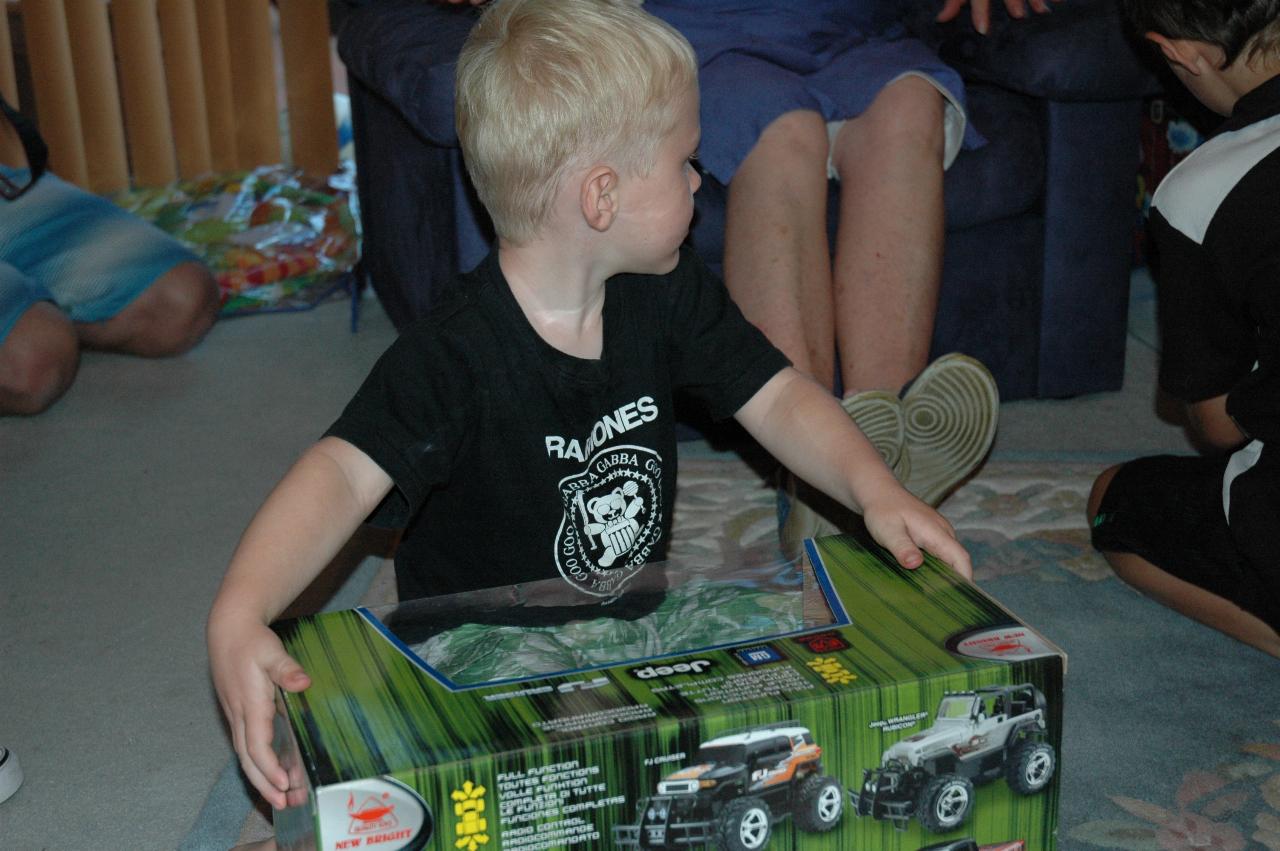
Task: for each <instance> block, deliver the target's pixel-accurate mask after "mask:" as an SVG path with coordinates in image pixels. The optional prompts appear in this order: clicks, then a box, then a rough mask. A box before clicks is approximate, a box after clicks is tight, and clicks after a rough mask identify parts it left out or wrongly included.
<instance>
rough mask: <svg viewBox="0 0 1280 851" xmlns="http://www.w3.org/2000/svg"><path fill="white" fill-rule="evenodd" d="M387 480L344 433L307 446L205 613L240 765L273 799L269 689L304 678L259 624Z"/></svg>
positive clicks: (282, 777)
mask: <svg viewBox="0 0 1280 851" xmlns="http://www.w3.org/2000/svg"><path fill="white" fill-rule="evenodd" d="M391 485H392V482H391V479H390V477H389V476H387V474H386V473H385V472H384V471H383V470H382V468H381V467H379V466H378V465H377V464H375V463H374V462H373V461H372V460H371V459H370V458H369V457H368V456H367V455H365V454H364V453H363V452H361V451H360V450H359V449H357V448H356V447H354V446H352V445H351V444H350V443H347V442H346V441H343V440H339V439H338V438H334V437H326V438H323V439H322V440H320V441H319V442H318V443H316V444H315V445H314V446H312V447H311V448H310V449H308V450H307V451H306V452H305V453H304V454H303V455H302V457H301V458H299V459H298V461H297V463H295V464H294V465H293V467H292V468H291V469H290V470H289V472H288V473H286V474H285V476H284V478H283V479H281V480H280V483H279V484H278V485H276V487H275V489H274V490H273V491H272V492H271V494H270V496H268V497H267V499H266V501H265V502H264V503H263V504H262V507H261V508H259V509H258V512H257V514H255V515H254V518H253V520H252V521H251V522H250V524H249V527H248V529H246V530H245V533H244V535H243V536H242V537H241V539H240V543H239V545H238V546H237V547H236V551H235V554H234V555H233V556H232V558H231V565H230V567H228V568H227V574H226V576H225V577H224V578H223V580H222V587H221V588H220V589H219V591H218V594H217V597H216V598H215V599H214V602H213V607H212V609H211V610H210V612H209V622H208V626H207V638H208V643H209V663H210V669H211V672H212V675H213V683H214V687H215V689H216V690H217V693H218V700H219V702H220V703H221V705H222V710H223V712H224V713H225V714H226V717H227V722H228V724H229V726H230V729H231V736H232V739H233V741H234V743H235V749H236V753H237V755H238V756H239V757H240V764H241V766H242V767H243V768H244V772H245V775H246V776H247V777H248V778H249V781H250V782H251V783H253V785H254V786H255V787H256V788H257V789H258V791H259V792H261V793H262V795H263V797H264V798H266V800H267V801H268V802H269V803H270V804H271V805H272V806H274V807H279V808H283V807H284V805H285V795H284V792H285V790H287V789H288V777H287V776H286V774H285V771H284V769H283V768H281V766H280V762H279V760H278V759H277V758H276V756H275V754H274V752H273V751H272V749H271V735H272V719H273V716H274V714H275V688H276V687H277V686H278V687H280V688H283V689H286V690H288V691H301V690H302V689H305V688H306V687H307V686H308V685H310V680H309V679H308V678H307V675H306V673H305V672H304V671H303V670H302V667H301V666H300V665H298V663H297V662H296V661H294V660H293V659H292V658H291V657H290V656H289V655H288V654H287V653H286V652H285V649H284V645H283V644H282V643H281V642H280V639H279V638H278V637H277V636H276V634H275V633H274V632H273V631H272V630H271V629H270V627H269V626H268V625H269V624H270V623H271V621H272V620H274V619H275V618H276V617H277V616H279V614H280V613H281V612H283V611H284V609H285V607H286V606H288V605H289V604H290V603H291V602H293V600H294V599H295V598H296V597H297V596H298V595H299V594H301V593H302V591H303V590H304V589H305V588H306V587H307V586H308V585H309V584H310V583H311V581H312V580H313V579H315V577H316V576H317V575H318V574H319V573H320V571H321V570H322V569H323V568H324V567H325V565H326V564H328V563H329V561H330V560H331V559H332V558H333V557H334V556H335V555H336V554H337V552H338V551H339V549H341V547H342V546H343V544H345V543H346V541H347V540H348V539H349V538H350V537H351V535H352V533H353V532H354V531H355V530H356V528H357V527H358V526H359V525H360V523H361V521H363V520H364V518H365V517H367V516H368V515H369V513H370V512H371V511H372V510H373V509H374V508H375V507H376V506H377V505H378V503H379V502H380V501H381V500H382V498H383V497H384V496H385V495H386V494H387V492H388V491H389V490H390V489H391Z"/></svg>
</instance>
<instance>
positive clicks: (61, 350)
mask: <svg viewBox="0 0 1280 851" xmlns="http://www.w3.org/2000/svg"><path fill="white" fill-rule="evenodd" d="M79 365H80V344H79V342H78V341H77V339H76V332H75V328H74V327H72V324H71V320H70V319H68V318H67V317H66V315H65V314H63V312H62V311H61V310H59V309H58V307H57V305H55V304H53V303H52V302H47V301H41V302H37V303H36V304H33V305H31V307H29V308H27V310H26V312H24V313H23V314H22V316H20V317H18V321H17V323H16V324H15V325H14V326H13V328H12V329H10V331H9V334H8V336H6V337H5V339H4V342H3V343H0V415H7V414H38V413H40V412H41V411H44V410H45V409H47V408H48V407H49V406H50V405H52V404H53V403H54V402H55V401H57V400H58V398H59V397H60V396H62V394H63V393H65V392H66V391H67V388H68V387H70V386H71V382H72V381H73V380H74V379H75V376H76V370H77V369H78V368H79Z"/></svg>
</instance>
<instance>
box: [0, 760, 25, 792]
mask: <svg viewBox="0 0 1280 851" xmlns="http://www.w3.org/2000/svg"><path fill="white" fill-rule="evenodd" d="M21 785H22V766H21V765H19V764H18V757H17V755H16V754H15V753H14V752H13V751H11V750H8V749H7V748H0V802H4V801H7V800H8V799H9V798H11V797H13V793H14V792H17V791H18V787H19V786H21Z"/></svg>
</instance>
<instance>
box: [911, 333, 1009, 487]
mask: <svg viewBox="0 0 1280 851" xmlns="http://www.w3.org/2000/svg"><path fill="white" fill-rule="evenodd" d="M902 414H903V419H904V421H905V424H906V445H905V447H904V449H903V455H904V456H905V457H906V458H908V459H909V463H908V464H907V465H905V466H906V467H907V469H906V474H905V475H899V477H898V479H899V481H901V482H902V484H903V486H904V487H906V489H907V490H909V491H911V492H912V493H913V494H915V495H916V496H918V497H920V499H921V500H923V501H924V502H927V503H928V504H929V505H933V506H936V505H938V504H939V503H941V502H942V500H943V498H944V497H946V495H947V494H948V493H950V492H951V490H952V489H954V488H955V487H956V485H958V484H960V483H961V482H962V481H964V480H965V479H966V478H968V476H969V474H971V473H972V472H973V471H974V470H976V469H977V468H978V465H979V464H981V463H982V459H983V458H985V457H986V455H987V452H988V450H990V449H991V443H992V441H993V440H995V436H996V422H997V420H998V419H999V417H1000V392H999V391H998V390H997V389H996V380H995V379H994V378H992V377H991V373H990V372H988V371H987V368H986V367H985V366H983V365H982V364H981V363H979V362H978V361H976V360H974V359H973V358H971V357H969V356H968V355H962V354H955V353H952V354H949V355H943V356H942V357H940V358H938V359H937V360H935V361H934V362H933V363H931V364H929V365H928V366H927V367H925V370H924V372H921V373H920V375H918V376H917V377H916V379H915V380H914V381H912V382H911V385H910V386H909V387H908V388H907V391H906V392H905V393H904V394H903V396H902ZM895 472H897V471H896V470H895Z"/></svg>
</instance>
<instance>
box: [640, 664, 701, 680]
mask: <svg viewBox="0 0 1280 851" xmlns="http://www.w3.org/2000/svg"><path fill="white" fill-rule="evenodd" d="M711 666H712V662H711V660H710V659H694V660H693V661H692V662H676V663H675V664H674V665H645V666H644V667H643V668H632V669H631V671H630V673H631V676H633V677H635V678H636V679H638V680H654V679H657V678H658V677H670V676H673V675H675V674H701V673H703V672H705V671H706V670H707V669H708V668H710V667H711Z"/></svg>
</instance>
